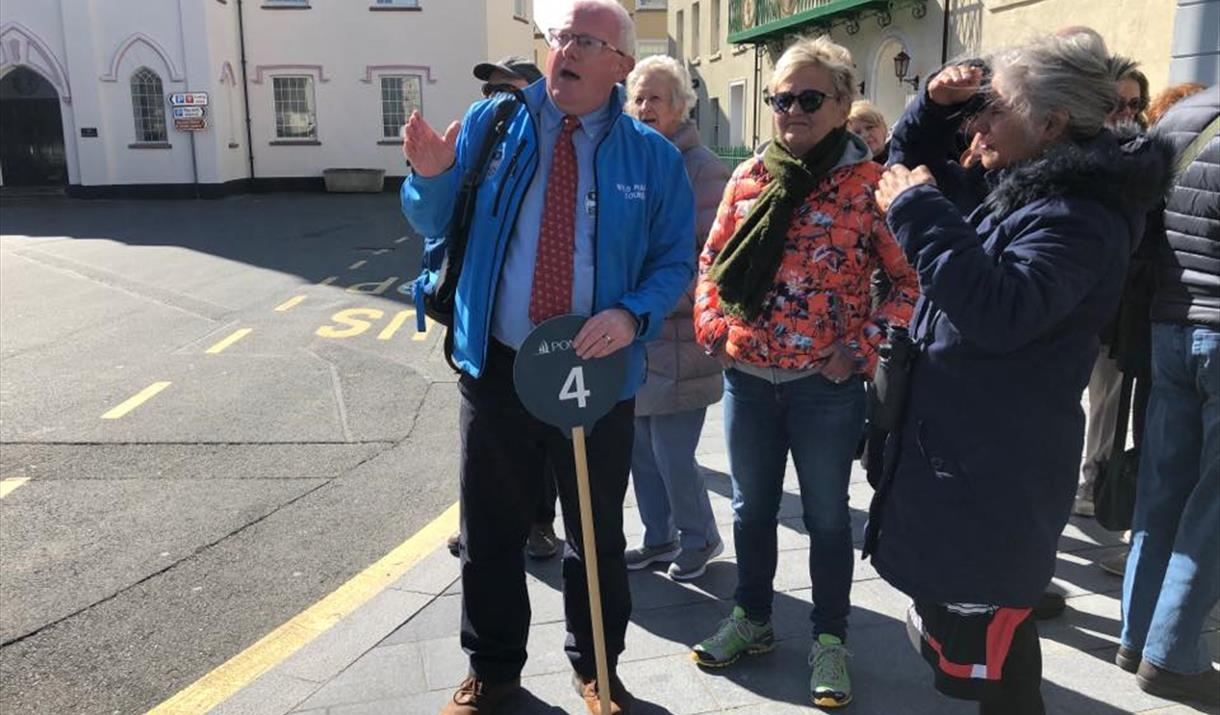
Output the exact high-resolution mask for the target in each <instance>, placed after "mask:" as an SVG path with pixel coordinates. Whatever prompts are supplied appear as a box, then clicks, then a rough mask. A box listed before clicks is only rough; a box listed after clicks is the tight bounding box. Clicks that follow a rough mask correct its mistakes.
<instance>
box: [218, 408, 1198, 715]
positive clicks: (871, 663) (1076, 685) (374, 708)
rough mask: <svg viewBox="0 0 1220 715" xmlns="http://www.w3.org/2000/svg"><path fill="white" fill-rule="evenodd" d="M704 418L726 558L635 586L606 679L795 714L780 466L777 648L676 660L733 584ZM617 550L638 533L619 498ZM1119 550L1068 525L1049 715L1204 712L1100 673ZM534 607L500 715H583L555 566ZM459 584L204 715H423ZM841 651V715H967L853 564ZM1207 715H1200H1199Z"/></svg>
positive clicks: (1047, 657)
mask: <svg viewBox="0 0 1220 715" xmlns="http://www.w3.org/2000/svg"><path fill="white" fill-rule="evenodd" d="M723 425H724V423H723V419H722V415H721V412H720V408H719V406H718V405H717V406H714V407H713V408H711V409H710V410H709V411H708V420H707V424H706V427H705V429H704V432H703V438H702V441H701V443H700V451H699V455H698V456H699V462H700V464H701V465H702V466H703V467H704V468H705V470H706V474H707V483H708V487H709V490H710V493H711V495H712V506H713V509H714V511H715V514H716V517H717V521H718V522H719V524H720V530H721V534H722V536H724V537H725V540H726V550H725V553H724V554H723V555H722V556H721V557H720V558H719V559H717V560H716V561H715V562H713V563H712V564H711V565H710V566H709V568H708V572H707V573H706V574H705V575H704V576H703V577H702V578H701V579H699V580H698V581H696V582H695V583H693V584H689V585H682V584H678V583H675V582H673V581H671V580H670V579H668V578H667V577H666V576H665V575H664V574H663V573H662V572H659V571H658V572H642V573H634V574H632V576H631V588H632V595H633V599H634V612H633V616H632V622H631V625H630V627H629V629H628V632H627V650H626V652H625V653H624V654H623V657H622V660H621V663H620V666H619V673H620V675H621V676H622V678H623V681H624V682H625V683H626V685H627V687H628V688H629V689H630V690H631V691H632V692H633V693H634V694H635V695H636V697H637V698H638V699H639V700H640V701H641V702H640V707H639V708H638V709H636V710H635V711H634V712H636V713H641V714H643V713H647V714H650V715H654V714H663V713H673V714H674V715H687V714H691V715H694V714H697V713H735V714H746V713H750V714H753V713H758V714H760V715H763V714H765V715H773V714H774V715H785V714H787V713H798V712H801V713H808V712H813V711H814V708H813V707H812V706H810V705H808V690H807V687H808V668H807V666H806V656H807V653H808V651H809V647H810V644H811V642H810V635H809V628H808V623H809V621H808V612H809V599H810V589H809V576H808V570H807V565H806V564H807V555H808V540H807V538H806V536H805V531H804V527H803V526H802V524H801V518H800V502H799V500H798V499H797V497H796V496H795V495H796V493H797V488H796V479H795V473H794V472H793V471H792V468H791V464H790V465H789V474H788V479H787V481H786V483H785V491H786V494H785V497H784V501H783V506H782V509H781V513H780V517H781V523H780V533H779V548H780V555H779V569H778V573H777V574H776V583H775V587H776V591H777V593H776V599H775V626H776V632H777V636H778V637H779V639H780V643H779V647H778V648H777V649H776V650H775V651H774V652H773V653H770V654H768V655H764V656H760V657H756V658H747V659H744V660H743V661H741V662H739V663H738V664H736V665H735V666H733V667H731V668H728V669H725V670H722V671H713V672H704V671H701V670H699V669H698V668H697V667H696V666H695V665H694V664H693V663H692V662H691V661H690V659H689V657H688V652H689V647H690V645H691V644H693V643H695V642H697V641H698V640H700V639H702V638H703V637H704V636H706V635H707V634H709V633H710V632H711V631H712V630H713V629H714V628H715V626H716V624H717V622H718V621H719V620H720V619H721V618H723V617H724V616H725V615H726V613H727V612H728V610H729V608H730V605H731V602H730V600H728V599H731V598H732V593H733V587H734V583H735V578H736V576H735V566H734V556H735V552H734V548H733V543H732V533H733V530H732V513H731V509H730V501H729V495H730V487H729V480H728V476H727V472H728V463H727V456H726V455H725V452H724V433H723ZM871 492H872V490H871V489H870V487H869V486H868V484H867V483H866V482H865V480H864V474H863V471H862V470H860V469H859V467H858V465H857V467H856V469H855V471H854V472H853V474H852V483H851V488H850V496H851V500H850V505H851V509H852V520H853V524H854V526H855V531H856V545H857V549H858V548H859V544H860V533H861V527H862V525H863V522H864V516H865V510H866V509H867V506H868V502H869V499H870V496H871ZM627 502H628V507H627V519H626V524H627V526H626V529H627V532H628V543H629V544H632V545H634V544H635V543H638V541H639V535H640V533H641V531H642V528H641V525H640V521H639V517H638V513H637V511H636V509H635V506H634V499H633V495H632V492H631V490H630V489H628V500H627ZM1121 548H1122V546H1121V544H1120V543H1119V541H1118V538H1117V534H1111V533H1109V532H1107V531H1105V530H1103V529H1101V528H1100V527H1098V526H1097V525H1096V523H1094V522H1093V521H1092V520H1076V519H1073V522H1072V523H1071V524H1070V525H1069V527H1068V529H1067V530H1066V533H1065V534H1064V535H1063V537H1062V539H1061V541H1060V549H1061V550H1060V553H1059V565H1058V569H1057V573H1056V582H1057V583H1059V585H1061V586H1062V587H1064V588H1065V589H1066V590H1067V592H1068V596H1069V598H1068V611H1067V613H1066V614H1065V615H1064V616H1062V617H1060V618H1058V619H1055V620H1053V621H1049V622H1043V623H1041V624H1039V630H1040V632H1041V635H1042V650H1043V659H1044V663H1043V670H1044V685H1043V693H1044V696H1045V698H1046V701H1047V706H1048V712H1050V713H1059V714H1064V715H1120V714H1122V713H1149V714H1152V713H1155V714H1156V715H1186V714H1187V713H1196V712H1209V711H1207V710H1199V709H1196V708H1193V707H1188V706H1183V705H1177V704H1174V703H1171V702H1168V701H1165V700H1161V699H1159V698H1154V697H1151V696H1149V695H1146V694H1144V693H1143V692H1141V691H1140V690H1139V689H1138V688H1137V687H1136V685H1135V680H1134V677H1133V676H1131V675H1128V674H1127V673H1124V672H1122V671H1120V670H1119V669H1118V668H1117V667H1115V666H1114V665H1113V664H1112V663H1113V658H1114V652H1115V650H1116V648H1117V635H1118V630H1119V591H1120V589H1121V585H1122V584H1121V580H1120V579H1118V578H1116V577H1114V576H1110V575H1107V574H1106V573H1104V572H1102V571H1101V569H1099V568H1098V567H1097V566H1096V564H1095V562H1096V561H1098V560H1099V559H1101V558H1103V557H1105V556H1106V555H1108V554H1111V553H1113V552H1114V551H1115V550H1117V549H1121ZM529 571H530V573H529V579H528V581H529V592H530V597H531V602H532V605H533V619H532V626H531V630H530V659H529V662H527V663H526V666H525V671H524V673H523V680H522V683H523V685H524V686H525V688H526V689H527V691H528V692H527V693H525V694H523V696H522V697H520V698H519V699H517V700H516V701H515V703H514V706H513V707H511V708H508V713H511V714H512V715H533V714H535V713H556V714H560V713H574V714H580V713H584V712H585V711H584V706H583V704H582V702H581V701H580V699H579V698H578V697H577V696H576V695H575V693H574V692H573V690H572V688H571V685H570V673H571V671H570V669H569V667H568V665H567V660H566V659H565V657H564V655H563V638H564V626H563V606H562V598H561V594H560V590H559V589H560V560H559V559H558V558H556V559H554V560H551V561H549V562H542V563H534V564H531V565H530V569H529ZM460 591H461V584H460V582H459V581H458V564H457V559H454V558H453V557H451V556H450V555H449V554H448V552H447V551H445V549H444V547H443V546H442V547H440V548H439V549H438V550H437V551H436V552H435V553H434V554H432V555H431V556H429V557H428V558H427V559H425V560H424V561H422V562H421V563H420V564H419V565H417V566H416V567H415V568H414V569H413V570H412V571H411V572H409V573H408V574H407V575H406V576H404V577H403V578H402V579H401V580H400V581H399V582H398V583H396V584H395V585H394V586H393V587H391V588H389V589H387V590H386V591H384V592H383V593H382V594H381V595H379V596H378V597H376V598H374V599H373V600H372V601H370V602H369V603H368V604H366V605H365V606H364V607H362V608H361V609H360V610H358V611H356V612H355V613H354V614H353V615H352V616H351V617H349V618H348V619H346V620H345V621H344V622H343V623H341V624H340V625H339V626H337V627H335V628H334V629H332V630H331V631H329V632H327V633H326V634H324V635H322V636H321V637H320V638H318V639H317V640H315V641H314V642H313V643H311V644H310V645H309V646H307V647H306V648H305V649H303V650H302V651H300V652H298V653H297V654H296V655H294V656H293V657H292V658H290V659H288V660H287V661H285V662H284V663H282V664H280V665H279V666H277V667H276V668H275V669H273V670H271V671H269V672H268V673H266V674H265V675H263V676H262V677H261V678H260V679H259V680H257V681H256V682H255V683H253V684H252V685H251V686H249V687H247V688H246V689H245V690H243V691H242V692H240V693H238V694H237V695H236V696H235V697H233V698H231V699H230V700H229V701H227V702H226V703H224V704H222V705H221V706H220V707H219V708H217V709H215V710H213V711H212V712H213V713H217V714H219V715H236V714H238V713H268V714H274V715H285V714H287V713H292V715H391V714H392V715H399V714H402V715H416V714H419V715H433V714H434V713H436V712H437V711H438V710H439V709H440V708H441V706H442V705H443V704H444V703H445V702H446V700H447V698H449V697H450V695H451V692H452V690H453V688H454V686H456V684H457V683H458V681H459V680H461V678H462V677H463V676H464V675H465V672H466V660H465V656H464V655H463V653H462V650H461V647H460V645H459V643H458V621H459V613H460V607H461V603H460V601H461V599H460ZM852 603H853V606H854V608H853V611H852V617H851V631H850V634H849V647H850V649H851V651H852V652H853V653H854V654H855V656H854V658H853V660H852V662H851V668H852V678H853V682H854V684H855V690H856V698H855V702H854V703H853V704H852V705H851V706H850V707H848V708H847V709H846V710H844V711H843V712H845V713H849V714H851V715H966V714H973V713H976V712H977V706H975V705H974V704H972V703H965V702H960V701H954V700H950V699H948V698H943V697H941V696H940V695H938V694H937V693H936V692H935V691H934V690H933V689H932V687H931V682H930V680H931V677H930V672H929V670H928V668H927V667H926V666H925V665H924V663H923V661H922V660H921V659H920V657H919V656H918V655H917V654H916V653H915V652H914V650H913V649H912V648H911V646H910V644H909V642H908V641H907V637H906V632H905V626H904V620H903V619H904V614H905V610H906V606H907V599H906V598H905V597H904V596H902V594H900V593H898V592H897V591H895V590H893V589H892V588H890V587H889V585H888V584H886V583H885V582H884V581H882V580H881V579H880V578H878V576H877V574H876V572H875V571H874V570H873V568H872V566H871V565H870V564H869V563H867V562H863V563H862V562H859V561H857V562H856V571H855V584H854V587H853V590H852ZM1218 615H1220V614H1217V613H1216V612H1213V614H1212V618H1211V621H1210V625H1211V631H1210V633H1209V635H1208V638H1209V641H1210V645H1211V649H1212V653H1213V654H1216V653H1218V652H1220V618H1218V617H1217V616H1218ZM1210 712H1215V711H1210Z"/></svg>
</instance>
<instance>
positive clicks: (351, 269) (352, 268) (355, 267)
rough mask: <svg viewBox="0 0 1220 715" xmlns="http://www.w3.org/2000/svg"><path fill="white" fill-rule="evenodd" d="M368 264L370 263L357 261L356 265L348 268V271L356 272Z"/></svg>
mask: <svg viewBox="0 0 1220 715" xmlns="http://www.w3.org/2000/svg"><path fill="white" fill-rule="evenodd" d="M366 263H368V261H356V262H355V263H353V264H352V265H350V266H348V267H347V270H349V271H354V270H356V269H357V268H359V267H360V266H363V265H364V264H366Z"/></svg>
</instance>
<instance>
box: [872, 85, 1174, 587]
mask: <svg viewBox="0 0 1220 715" xmlns="http://www.w3.org/2000/svg"><path fill="white" fill-rule="evenodd" d="M958 123H959V120H958V119H956V118H955V117H954V113H953V111H952V108H943V107H938V106H936V105H934V104H933V103H932V102H931V101H930V100H928V99H927V97H926V95H924V96H923V97H921V98H920V99H917V100H916V101H915V102H914V103H913V104H912V105H911V107H910V108H909V109H908V111H907V114H906V115H904V117H903V119H902V120H901V121H900V122H899V124H898V126H897V127H896V129H895V132H894V140H893V144H892V148H891V151H892V155H891V159H890V161H891V163H901V164H903V165H906V166H908V167H914V166H916V165H918V164H920V163H927V164H928V165H929V168H931V169H932V170H933V173H934V174H936V177H937V180H938V182H939V184H940V186H942V187H945V190H946V191H949V192H950V195H949V196H946V194H945V193H944V192H942V190H941V189H939V188H936V187H932V186H920V187H916V188H914V189H911V190H908V191H906V192H904V193H903V194H902V195H901V196H899V197H898V199H897V200H896V201H894V203H893V205H892V206H891V207H890V211H889V214H888V222H889V225H890V229H891V230H892V231H893V232H894V236H895V237H896V238H897V239H898V242H899V243H900V244H901V245H902V247H903V249H904V250H905V252H906V255H907V259H908V260H909V261H910V263H911V265H912V266H914V267H915V270H916V272H917V273H918V274H919V281H920V289H921V292H922V298H921V300H920V305H919V306H918V307H917V308H916V316H917V317H916V320H915V322H913V323H912V335H913V337H914V338H915V339H916V340H917V341H920V342H922V343H923V349H922V352H921V354H920V355H919V357H918V358H917V359H916V362H915V364H914V367H913V369H912V373H911V380H910V392H909V396H908V402H907V409H906V413H905V415H904V418H903V421H902V426H901V428H900V429H899V430H898V431H897V432H896V433H895V434H893V435H891V438H890V441H889V444H888V448H887V464H886V469H885V473H884V476H883V479H882V483H881V484H880V486H879V488H878V492H877V494H876V496H875V497H874V500H873V504H872V507H871V508H870V520H869V528H868V530H867V536H866V544H865V548H866V553H869V554H871V556H872V559H873V563H874V565H875V566H876V568H877V571H878V572H879V573H880V574H881V576H882V577H884V578H885V579H886V580H887V581H889V582H890V583H891V584H893V585H894V586H895V587H897V588H898V589H899V590H901V591H903V592H905V593H907V594H909V595H910V596H912V597H913V598H915V599H917V600H922V601H932V602H938V603H954V602H968V603H987V604H995V605H1002V606H1014V607H1020V606H1031V605H1033V604H1034V603H1036V602H1037V601H1038V598H1039V597H1040V596H1041V595H1042V592H1043V590H1044V589H1045V587H1046V585H1047V583H1048V582H1049V581H1050V578H1051V575H1052V574H1053V572H1054V566H1055V552H1056V544H1057V541H1058V538H1059V534H1060V532H1061V531H1062V530H1063V527H1064V525H1065V524H1066V523H1067V520H1068V515H1069V511H1070V509H1071V506H1072V498H1073V494H1074V491H1075V488H1076V475H1077V472H1078V469H1079V466H1080V453H1081V446H1082V442H1083V434H1084V414H1083V411H1082V409H1081V405H1080V398H1081V393H1082V391H1083V390H1084V388H1085V386H1086V384H1087V383H1088V381H1089V374H1090V372H1091V370H1092V367H1093V363H1094V361H1095V360H1096V357H1097V350H1098V337H1097V336H1098V332H1099V330H1100V329H1101V327H1102V325H1103V324H1104V323H1105V322H1106V321H1107V320H1108V319H1109V318H1110V317H1111V316H1112V315H1113V313H1114V310H1115V306H1116V305H1117V304H1118V298H1119V294H1120V292H1121V290H1122V286H1123V277H1124V274H1125V272H1126V268H1127V261H1128V257H1129V255H1130V253H1131V250H1132V247H1133V245H1134V241H1135V237H1137V236H1139V235H1140V233H1141V232H1142V231H1143V213H1144V212H1145V211H1146V210H1147V209H1148V208H1149V207H1150V206H1152V205H1153V204H1154V203H1155V201H1156V200H1157V199H1158V197H1159V195H1160V194H1162V193H1163V191H1164V187H1165V185H1166V183H1167V180H1168V172H1169V163H1170V159H1169V157H1170V154H1169V151H1168V148H1167V147H1165V146H1163V145H1159V144H1156V143H1154V142H1151V141H1148V140H1139V141H1137V142H1132V143H1130V144H1127V145H1123V146H1120V145H1119V143H1118V142H1117V141H1116V140H1115V139H1114V138H1113V137H1112V136H1111V135H1110V134H1109V133H1108V132H1104V131H1103V132H1102V133H1101V134H1099V135H1098V136H1096V137H1093V138H1090V139H1087V140H1082V141H1079V142H1064V143H1062V144H1058V145H1056V146H1055V147H1053V148H1052V149H1051V150H1049V151H1048V152H1047V153H1045V154H1043V155H1042V156H1039V157H1037V158H1035V159H1032V160H1030V161H1028V162H1025V163H1023V164H1021V165H1017V166H1014V167H1011V168H1008V169H1005V170H1001V171H996V172H990V173H989V174H988V175H987V176H986V177H985V182H986V184H985V188H986V189H987V193H986V195H985V198H984V199H983V203H982V204H981V205H980V206H978V208H977V209H976V210H974V211H972V212H971V213H970V214H969V217H968V218H967V217H965V216H963V212H962V210H961V208H960V207H963V206H965V205H968V204H969V203H970V199H969V196H970V195H974V196H978V195H979V192H978V186H977V185H976V184H973V182H971V181H969V180H966V181H963V179H964V178H966V177H963V176H962V175H961V174H960V173H958V172H957V171H955V169H956V168H957V167H956V165H950V164H949V163H948V162H945V161H943V160H940V161H937V159H936V158H937V157H944V156H945V155H946V154H947V144H946V143H945V142H947V141H949V140H951V138H952V136H953V134H954V132H955V131H956V129H957V126H958ZM938 144H939V145H938ZM921 154H923V155H925V156H926V157H927V159H928V161H921V159H922V158H924V157H921V156H920V155H921ZM963 192H964V194H963Z"/></svg>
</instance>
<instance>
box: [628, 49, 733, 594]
mask: <svg viewBox="0 0 1220 715" xmlns="http://www.w3.org/2000/svg"><path fill="white" fill-rule="evenodd" d="M694 105H695V93H694V91H693V90H692V89H691V81H690V76H689V75H688V74H687V73H686V70H685V69H684V68H683V67H682V65H681V64H679V63H678V62H677V61H676V60H674V59H673V58H671V57H661V56H654V57H649V58H647V59H644V60H642V61H641V62H640V63H639V64H637V65H636V66H635V70H634V71H633V72H632V73H631V74H630V75H629V76H628V77H627V111H628V112H630V113H631V114H632V115H633V116H634V117H636V118H637V119H639V120H640V121H642V122H644V123H645V124H647V125H648V126H650V127H652V128H653V129H656V130H657V131H658V132H660V133H661V134H663V135H664V136H665V138H667V139H669V141H671V142H673V144H674V146H676V147H677V148H678V150H679V151H681V152H682V160H683V161H684V162H685V163H686V175H687V177H688V178H690V182H691V186H692V187H693V188H694V191H695V209H696V216H695V235H694V236H692V237H691V240H692V241H694V248H695V251H696V253H698V252H699V251H700V250H701V249H702V248H703V242H704V240H705V239H706V238H707V234H708V231H709V230H710V229H711V226H712V222H713V221H714V220H715V218H716V207H717V206H718V205H719V203H720V197H721V194H722V193H723V192H724V186H725V184H726V183H727V182H728V179H729V169H728V167H726V166H725V165H724V164H723V163H721V161H720V160H719V159H718V158H717V157H716V155H715V154H713V153H712V152H710V151H708V149H707V148H706V147H704V146H703V145H702V144H700V143H699V132H698V130H697V129H696V128H695V125H694V124H693V123H691V122H690V121H689V120H688V119H687V115H688V114H689V113H690V109H691V108H692V107H693V106H694ZM693 296H694V285H693V284H692V285H691V288H690V289H688V290H687V294H686V295H685V296H684V297H683V298H682V299H681V300H679V301H678V305H677V307H675V308H674V310H673V312H672V313H671V314H670V315H669V317H668V318H666V321H665V327H664V329H663V331H662V332H661V335H660V336H659V337H658V338H657V339H656V340H654V341H652V342H650V343H649V344H648V376H647V378H646V379H645V381H644V385H643V387H642V388H641V389H640V391H639V393H638V394H637V395H636V402H635V414H636V418H635V445H634V448H633V451H632V455H631V479H632V483H633V484H634V485H635V496H636V503H637V504H638V505H639V509H640V518H641V519H642V520H643V522H644V543H643V544H642V545H641V546H640V547H638V548H634V549H629V550H628V551H627V568H629V569H633V570H637V569H643V568H646V567H648V566H650V565H651V564H654V563H657V562H662V563H664V562H670V565H669V576H670V578H673V579H677V580H680V581H687V580H691V579H696V578H698V577H699V576H701V575H703V572H704V571H705V570H706V568H707V563H708V561H710V560H711V559H713V558H715V557H716V556H717V555H719V554H720V552H721V551H723V550H724V543H723V542H722V541H721V539H720V533H719V532H718V531H717V530H716V520H715V519H714V518H713V517H712V507H711V504H710V503H709V502H708V497H707V490H706V488H705V487H704V484H703V477H702V476H701V475H700V474H699V468H698V466H697V465H696V464H695V446H696V445H697V444H698V442H699V433H700V432H701V431H702V430H703V418H704V415H705V413H706V412H707V406H708V405H710V404H713V403H715V402H717V401H719V400H720V396H721V393H722V391H723V377H722V373H721V368H720V363H719V362H717V361H716V360H715V359H714V358H711V357H709V356H708V355H707V354H705V353H704V351H703V348H702V347H700V346H699V345H698V344H697V343H695V335H694V323H693V317H692V315H693V310H692V306H693Z"/></svg>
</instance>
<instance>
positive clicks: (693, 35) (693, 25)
mask: <svg viewBox="0 0 1220 715" xmlns="http://www.w3.org/2000/svg"><path fill="white" fill-rule="evenodd" d="M699 29H700V28H699V3H697V2H696V3H691V6H690V53H691V55H692V56H694V57H698V56H699V55H701V54H702V52H701V51H700V50H701V48H700V46H699Z"/></svg>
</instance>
